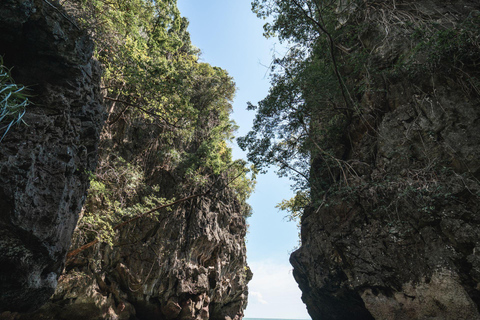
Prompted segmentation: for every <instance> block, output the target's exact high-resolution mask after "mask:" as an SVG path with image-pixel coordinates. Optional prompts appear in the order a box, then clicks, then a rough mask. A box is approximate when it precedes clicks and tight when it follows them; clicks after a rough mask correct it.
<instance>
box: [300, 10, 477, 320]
mask: <svg viewBox="0 0 480 320" xmlns="http://www.w3.org/2000/svg"><path fill="white" fill-rule="evenodd" d="M373 2H375V1H373ZM395 5H396V7H395V10H394V11H389V8H390V9H391V8H393V7H392V6H393V3H392V2H391V1H386V2H384V3H383V4H379V3H376V4H375V3H372V4H371V6H370V7H368V10H369V11H368V15H367V13H365V16H367V17H366V19H367V20H368V19H370V18H371V19H375V17H384V18H385V21H387V20H388V21H390V20H389V19H392V20H391V21H392V23H391V24H389V25H388V26H389V29H386V28H385V25H382V23H380V22H379V23H378V25H377V27H375V28H376V29H373V27H372V30H371V31H370V33H369V34H367V35H366V36H365V38H364V39H362V41H363V44H364V45H365V46H367V49H369V50H371V51H370V52H371V55H370V56H369V61H368V63H370V64H369V66H370V67H372V66H375V67H376V68H378V69H377V70H380V72H378V73H377V74H380V76H379V77H378V78H376V79H371V78H370V79H367V80H369V81H370V83H373V84H374V85H375V87H374V88H373V89H372V90H371V91H367V92H365V93H364V94H363V96H361V97H359V98H358V101H357V102H358V105H360V106H361V108H362V111H363V114H362V116H361V117H358V116H356V117H354V118H353V119H352V121H351V123H350V124H349V126H348V127H347V128H346V133H345V136H347V137H348V144H345V143H344V145H343V147H344V149H343V150H347V151H346V152H345V155H344V158H343V160H345V161H346V162H348V163H349V164H350V165H351V168H352V169H353V170H354V171H353V170H351V171H348V170H347V172H348V177H347V181H342V183H344V185H347V184H348V187H341V188H338V189H331V190H335V191H329V192H327V193H326V194H325V198H324V199H325V200H326V201H325V202H324V203H323V204H322V205H320V206H315V207H310V208H308V209H307V210H306V211H305V213H304V215H303V217H302V222H301V235H302V236H301V237H302V246H301V247H300V249H298V250H297V251H295V252H294V253H293V254H292V255H291V263H292V265H293V266H294V276H295V279H296V280H297V282H298V283H299V286H300V288H301V290H302V292H303V296H302V298H303V301H304V302H305V303H306V305H307V308H308V311H309V313H310V315H311V316H312V319H314V320H320V319H321V320H329V319H341V320H356V319H382V320H387V319H388V320H404V319H405V320H406V319H432V320H433V319H436V320H447V319H448V320H460V319H463V320H467V319H469V320H474V319H480V251H479V250H480V206H479V204H480V201H479V200H480V184H479V180H478V179H479V178H480V170H479V169H480V126H479V123H480V96H479V92H478V87H477V88H476V89H475V86H474V85H473V82H468V81H469V80H465V79H464V77H466V75H467V74H468V75H470V77H471V78H469V79H470V80H472V79H473V78H474V77H477V79H478V65H477V69H475V68H472V67H469V68H466V69H463V70H462V69H461V68H462V67H464V66H466V65H467V63H465V64H464V65H462V64H460V63H458V64H457V65H456V69H455V68H451V69H449V67H448V66H449V65H450V64H449V63H451V64H455V63H457V62H456V61H455V60H454V59H455V56H454V55H452V56H449V57H448V61H447V60H445V61H447V64H445V65H439V66H436V67H434V68H433V70H434V71H431V70H432V69H428V68H425V70H424V72H418V73H413V71H411V70H412V69H413V70H415V68H419V67H421V65H422V64H424V62H425V61H422V56H421V50H420V49H418V47H416V43H415V42H414V37H413V36H412V34H411V33H408V30H409V29H408V27H407V26H408V25H409V23H413V24H415V23H416V22H418V21H426V20H427V21H430V22H435V23H437V24H438V25H442V26H443V27H446V26H449V25H450V26H451V24H452V23H454V24H455V23H460V22H462V21H465V20H466V19H467V17H469V16H470V17H471V14H473V13H474V12H478V10H479V9H480V6H479V4H478V3H476V2H471V1H454V2H448V3H447V2H444V1H416V2H415V3H413V2H411V1H395ZM358 10H367V9H366V8H365V7H361V8H359V9H358ZM392 10H393V9H392ZM475 10H476V11H475ZM395 19H397V20H395ZM402 19H403V20H402ZM394 20H395V21H396V22H398V23H393V21H394ZM364 21H365V20H364ZM402 21H403V22H402ZM443 27H442V28H443ZM477 34H478V33H477ZM451 39H454V37H451ZM412 48H416V50H418V52H416V51H410V50H411V49H412ZM470 54H471V55H472V56H473V55H475V54H477V55H476V56H477V57H478V52H477V53H475V52H474V51H471V52H470ZM405 57H412V58H411V60H410V61H408V63H409V67H411V68H412V69H410V70H408V72H411V73H410V74H407V73H405V74H402V73H401V72H400V73H399V74H393V73H390V71H389V69H388V68H390V67H391V66H393V65H395V64H396V63H397V62H398V61H400V60H401V59H402V58H405ZM439 60H440V58H439ZM442 63H443V62H442ZM468 63H469V62H468ZM383 71H384V72H383ZM382 72H383V73H382ZM363 80H364V81H365V79H363ZM360 81H361V80H360ZM346 140H347V139H346ZM317 169H318V168H317V167H315V166H314V167H313V168H312V170H313V171H315V170H317ZM339 184H341V183H340V182H339Z"/></svg>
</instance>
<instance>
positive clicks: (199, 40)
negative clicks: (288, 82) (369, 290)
mask: <svg viewBox="0 0 480 320" xmlns="http://www.w3.org/2000/svg"><path fill="white" fill-rule="evenodd" d="M178 7H179V9H180V12H181V13H182V15H183V16H185V17H187V18H188V19H189V21H190V27H189V31H190V34H191V39H192V43H193V44H194V45H195V46H196V47H198V48H199V49H200V50H201V51H202V55H201V60H202V61H204V62H208V63H210V64H211V65H214V66H218V67H221V68H223V69H226V70H227V71H228V73H229V74H230V75H231V76H233V78H234V80H235V82H236V86H237V94H236V97H235V100H234V104H233V109H234V112H233V114H232V117H233V119H234V120H235V121H236V122H237V124H238V125H239V126H240V129H239V131H238V132H237V136H242V135H244V134H246V133H247V132H248V131H249V130H250V127H251V125H252V120H253V117H254V113H253V112H252V111H247V110H246V105H247V101H251V102H252V103H253V104H256V103H257V102H258V101H259V100H261V99H263V98H264V97H265V96H266V95H267V93H268V89H269V78H268V65H270V62H271V60H272V55H273V54H274V52H275V51H276V50H281V45H279V44H278V41H276V40H275V39H269V40H267V39H265V38H264V37H263V35H262V33H263V29H262V26H263V23H264V21H262V20H260V19H258V18H257V17H256V16H255V15H254V14H253V13H252V12H251V11H250V8H251V5H250V0H206V1H199V0H178ZM233 149H234V157H235V158H242V157H244V154H243V153H242V152H241V150H240V149H239V148H238V147H237V146H236V145H234V146H233ZM290 197H292V192H291V190H290V181H289V180H288V179H279V178H277V177H276V175H275V174H274V173H273V172H270V173H268V174H266V175H260V176H259V177H258V181H257V186H256V191H255V193H254V194H253V195H252V196H251V198H250V200H249V203H250V204H251V206H252V207H253V211H254V213H253V216H252V217H250V218H249V219H248V221H247V222H248V224H249V231H248V234H247V257H248V263H249V265H250V267H251V269H252V271H253V273H254V278H253V280H252V281H251V282H250V284H249V292H250V294H249V302H248V307H247V310H246V312H245V317H248V318H284V319H285V318H289V319H309V318H310V317H309V316H308V314H307V312H306V309H305V306H304V304H303V303H302V301H301V299H300V296H301V292H300V290H299V289H298V286H297V284H296V282H295V281H294V279H293V276H292V274H291V269H292V267H291V266H290V264H289V262H288V258H289V254H290V252H291V251H292V250H293V249H294V248H295V246H297V245H298V230H297V227H296V225H295V223H294V222H287V221H286V220H285V219H284V218H283V217H284V215H285V213H284V212H279V211H278V209H276V208H275V205H276V204H278V203H279V202H280V201H282V200H283V199H287V198H290Z"/></svg>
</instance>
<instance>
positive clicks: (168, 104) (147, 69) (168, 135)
mask: <svg viewBox="0 0 480 320" xmlns="http://www.w3.org/2000/svg"><path fill="white" fill-rule="evenodd" d="M66 4H67V5H70V8H71V9H70V10H71V11H73V12H74V13H75V15H76V16H77V17H78V19H79V20H80V21H81V22H82V24H83V26H84V27H86V28H88V29H89V32H90V34H91V35H92V37H93V38H94V40H95V45H96V49H95V56H96V58H97V59H98V60H99V61H100V63H101V64H102V66H103V68H104V74H103V77H102V82H103V87H104V94H105V102H106V105H107V108H108V111H109V116H108V119H107V122H106V125H105V128H104V131H103V133H102V141H101V145H100V155H99V165H98V167H97V171H96V173H95V174H94V177H93V178H92V179H91V189H90V193H89V198H88V200H87V205H86V207H85V212H84V218H83V221H84V222H85V223H86V224H84V225H85V226H87V225H89V226H91V227H89V228H87V229H88V230H87V229H85V231H86V232H87V233H88V234H90V235H93V236H94V237H98V236H99V234H110V236H111V234H112V232H113V230H110V229H108V228H106V227H105V226H104V225H105V224H108V225H110V226H112V225H114V224H115V223H117V222H118V221H121V220H125V219H127V218H128V217H129V216H131V215H134V214H135V212H137V214H138V213H141V212H144V211H148V209H151V207H152V206H153V207H155V206H158V204H161V203H163V202H165V201H167V200H166V199H168V202H173V201H174V199H179V198H185V197H187V196H189V195H192V194H200V193H202V192H205V191H206V190H208V189H209V188H212V187H213V188H217V187H219V185H220V184H219V183H218V180H219V179H226V180H227V181H229V183H228V185H227V186H228V190H229V192H230V194H231V195H232V196H233V198H232V201H233V202H235V203H236V208H237V209H238V210H239V211H240V212H242V213H243V214H244V215H245V216H248V215H249V214H250V213H251V209H250V207H249V206H248V204H246V199H247V198H248V196H249V194H250V193H251V191H252V188H253V185H254V182H253V181H252V179H251V178H249V177H248V176H247V172H248V171H249V169H248V168H247V167H246V164H245V163H244V162H241V161H240V162H239V161H233V159H232V155H231V149H230V148H229V146H228V141H230V140H231V139H233V133H234V131H235V130H236V125H235V123H234V122H233V121H232V120H231V119H230V112H231V110H232V107H231V101H232V99H233V97H234V94H235V83H234V82H233V79H232V78H231V77H230V76H229V75H228V73H227V72H226V71H225V70H222V69H220V68H217V67H212V66H210V65H209V64H207V63H202V62H199V58H198V56H199V51H198V50H197V49H196V48H195V47H193V46H192V44H191V43H190V36H189V34H188V32H187V27H188V21H187V20H186V19H185V18H183V17H181V15H180V12H179V11H178V8H177V5H176V1H175V0H165V1H153V0H111V1H99V0H67V1H66ZM94 221H97V222H98V223H97V224H95V223H94ZM95 230H97V231H98V230H104V231H105V232H103V231H102V232H100V233H99V234H97V233H96V232H95ZM101 237H102V239H104V240H105V239H107V240H108V239H109V238H108V237H109V236H108V235H107V236H101Z"/></svg>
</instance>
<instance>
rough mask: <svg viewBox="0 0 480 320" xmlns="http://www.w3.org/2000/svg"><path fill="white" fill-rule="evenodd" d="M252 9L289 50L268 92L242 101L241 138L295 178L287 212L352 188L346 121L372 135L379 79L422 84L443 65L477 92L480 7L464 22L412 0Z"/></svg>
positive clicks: (274, 0) (297, 0)
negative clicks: (247, 122) (247, 126)
mask: <svg viewBox="0 0 480 320" xmlns="http://www.w3.org/2000/svg"><path fill="white" fill-rule="evenodd" d="M252 10H253V11H254V12H255V13H256V14H257V16H259V17H260V18H263V19H265V20H267V21H269V22H267V23H266V24H265V26H264V31H265V35H266V36H267V37H269V36H272V35H277V36H278V37H279V38H280V40H281V41H283V43H285V44H287V45H288V51H287V54H285V56H283V57H281V58H274V60H273V64H272V68H271V71H272V75H271V84H272V86H271V89H270V91H269V94H268V95H267V97H265V98H264V99H263V100H262V101H260V102H259V103H258V105H257V106H254V105H252V104H249V106H248V108H249V109H250V110H255V111H256V117H255V120H254V126H253V129H252V131H250V132H249V133H248V134H247V135H246V136H244V137H241V138H240V139H239V145H240V146H241V147H242V149H244V150H248V158H249V160H250V161H252V162H253V163H254V164H255V165H256V166H257V167H258V168H259V169H261V170H264V169H265V168H266V167H268V166H271V165H275V166H277V167H278V168H279V170H278V173H279V174H280V175H288V176H290V178H291V179H293V180H294V182H295V184H294V185H293V187H294V189H295V190H296V191H297V196H295V197H294V198H292V199H290V200H284V201H283V202H282V203H280V204H279V206H278V207H279V208H281V209H283V210H287V212H289V214H290V217H297V216H298V215H299V214H300V212H301V208H302V207H303V206H305V205H307V204H309V205H312V206H326V205H328V203H329V202H328V201H325V197H326V196H327V195H329V196H330V195H335V196H336V197H337V198H338V197H340V198H343V197H355V194H356V193H358V192H359V190H357V189H355V187H354V186H352V185H350V183H351V180H355V183H358V180H359V179H357V178H359V177H358V175H357V173H356V172H355V170H354V169H353V168H352V167H351V166H350V164H349V163H348V162H347V161H346V159H348V158H349V157H351V156H352V154H351V152H352V148H354V147H355V145H354V144H355V141H352V136H351V135H355V134H356V133H355V132H354V131H352V128H354V127H355V126H356V125H358V124H361V126H365V127H367V131H368V133H367V134H375V130H376V129H375V126H376V123H375V121H377V120H378V119H380V118H381V113H382V112H384V111H385V110H382V108H385V105H386V104H385V103H384V100H382V99H385V94H384V92H383V90H385V89H384V88H385V87H386V86H387V87H388V85H386V83H397V82H398V81H402V79H403V80H404V79H405V78H408V79H409V81H412V80H414V82H413V83H415V84H418V87H421V86H423V85H424V84H425V82H426V81H429V80H425V79H426V77H425V74H426V73H428V74H439V75H440V74H441V76H442V77H446V78H450V79H455V81H458V82H460V84H461V85H462V86H463V88H464V90H465V92H466V93H467V94H476V95H479V94H480V80H479V79H480V77H479V73H478V64H479V62H480V55H479V53H480V42H479V38H478V34H479V33H480V29H479V26H480V20H479V19H480V18H479V17H480V14H479V12H477V11H472V12H471V13H470V15H469V16H468V18H467V19H465V20H463V21H454V20H451V19H449V18H446V19H438V20H437V19H435V21H432V19H424V18H423V17H424V16H423V13H422V12H419V9H418V8H417V7H415V6H414V5H412V6H409V5H407V4H406V5H405V6H402V8H401V9H400V8H399V7H398V6H397V7H395V5H392V4H391V3H390V2H385V3H380V2H376V1H373V2H365V1H356V0H352V1H317V0H287V1H280V0H253V2H252ZM427 86H428V84H427ZM367 118H369V119H370V120H367ZM374 119H375V120H374ZM353 139H355V138H353ZM352 188H353V189H352ZM398 190H402V189H401V188H400V189H397V191H398ZM342 192H344V194H343V193H342ZM307 199H308V201H307ZM347 200H348V201H350V200H352V199H346V201H347ZM427 202H428V201H425V203H427ZM428 203H430V202H428ZM431 207H432V205H430V204H429V205H425V206H424V208H425V211H429V210H432V209H431Z"/></svg>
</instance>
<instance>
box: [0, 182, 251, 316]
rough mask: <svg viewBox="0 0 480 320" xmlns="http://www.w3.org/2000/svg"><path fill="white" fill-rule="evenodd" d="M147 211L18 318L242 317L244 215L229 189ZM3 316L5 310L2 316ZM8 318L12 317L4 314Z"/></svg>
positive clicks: (78, 260) (70, 267) (246, 272)
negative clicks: (44, 300) (155, 214)
mask: <svg viewBox="0 0 480 320" xmlns="http://www.w3.org/2000/svg"><path fill="white" fill-rule="evenodd" d="M229 192H230V191H228V190H225V191H223V192H222V193H220V194H216V195H215V196H209V197H206V198H202V199H194V200H191V201H190V202H189V203H187V204H185V205H183V206H181V207H179V208H177V209H176V210H174V211H171V212H170V211H167V212H163V213H161V214H160V216H159V217H158V220H156V219H152V218H144V219H141V220H139V222H138V223H135V224H132V225H129V226H127V227H126V228H125V229H122V231H121V232H120V233H119V235H118V237H117V239H116V240H115V245H114V246H113V248H112V247H110V246H108V245H97V246H96V248H95V249H94V250H88V251H85V252H83V253H82V254H80V255H78V256H77V257H75V259H73V260H72V261H70V262H69V263H68V264H67V272H66V273H65V274H64V275H62V277H61V279H60V280H59V284H58V287H57V290H56V292H55V294H54V295H53V297H52V298H51V301H50V303H49V304H47V305H45V306H44V307H42V308H41V309H40V310H39V311H38V312H36V313H33V314H23V315H21V314H11V315H9V316H12V317H13V318H12V319H23V320H29V319H32V320H33V319H52V320H53V319H69V320H76V319H79V320H81V319H178V320H189V319H191V320H193V319H197V320H200V319H202V320H205V319H212V320H239V319H241V318H242V317H243V310H244V309H245V307H246V303H247V295H248V292H247V283H248V281H249V280H250V279H251V277H252V273H251V271H250V269H249V268H248V267H247V266H246V250H245V244H244V237H245V232H246V224H245V219H244V218H243V217H242V215H241V214H240V212H239V211H238V207H236V204H235V202H231V203H228V202H224V201H222V200H220V199H228V198H229V196H231V194H229ZM0 318H1V316H0ZM5 319H8V318H5Z"/></svg>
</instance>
